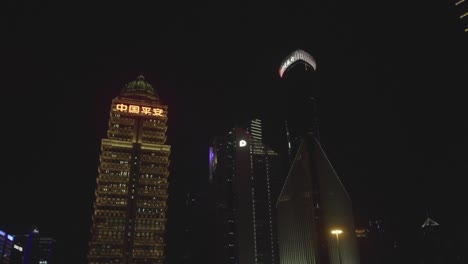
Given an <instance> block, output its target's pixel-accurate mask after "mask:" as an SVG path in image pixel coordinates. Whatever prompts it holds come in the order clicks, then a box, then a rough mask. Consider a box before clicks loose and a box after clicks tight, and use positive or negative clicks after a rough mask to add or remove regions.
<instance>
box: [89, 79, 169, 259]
mask: <svg viewBox="0 0 468 264" xmlns="http://www.w3.org/2000/svg"><path fill="white" fill-rule="evenodd" d="M166 122H167V106H166V105H164V104H163V103H162V102H161V100H160V98H159V96H158V94H157V93H156V91H155V90H154V88H153V87H152V86H151V85H150V84H149V83H148V82H146V81H145V78H144V77H143V76H139V77H138V78H137V80H135V81H132V82H130V83H128V84H127V85H126V86H125V87H124V88H123V89H122V91H121V92H120V95H119V96H117V97H115V98H114V99H113V100H112V105H111V110H110V117H109V127H108V130H107V138H104V139H102V141H101V154H100V164H99V167H98V177H97V185H96V192H95V198H96V199H95V202H94V213H93V215H92V227H91V239H90V241H89V250H88V263H89V264H101V263H163V260H164V245H165V243H164V233H165V225H166V210H167V204H166V202H167V197H168V176H169V154H170V146H169V145H167V144H166V130H167V125H166Z"/></svg>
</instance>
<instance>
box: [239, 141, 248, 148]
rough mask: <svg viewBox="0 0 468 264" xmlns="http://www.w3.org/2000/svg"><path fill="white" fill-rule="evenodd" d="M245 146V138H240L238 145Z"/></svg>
mask: <svg viewBox="0 0 468 264" xmlns="http://www.w3.org/2000/svg"><path fill="white" fill-rule="evenodd" d="M245 146H247V141H245V140H243V139H242V140H240V141H239V147H245Z"/></svg>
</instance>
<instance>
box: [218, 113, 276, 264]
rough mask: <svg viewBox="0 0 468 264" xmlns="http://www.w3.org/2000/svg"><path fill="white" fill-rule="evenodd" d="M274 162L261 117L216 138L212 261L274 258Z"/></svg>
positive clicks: (241, 263)
mask: <svg viewBox="0 0 468 264" xmlns="http://www.w3.org/2000/svg"><path fill="white" fill-rule="evenodd" d="M278 162H279V157H278V154H277V153H276V152H274V151H272V150H271V149H269V148H268V147H266V146H264V145H263V142H262V124H261V120H259V119H254V120H252V121H251V122H250V124H249V125H248V127H247V128H244V127H236V128H234V129H232V130H231V131H230V132H229V133H228V134H227V135H225V136H222V137H218V138H216V139H215V140H214V144H213V146H212V147H211V148H210V172H211V175H210V181H211V183H212V184H213V188H214V202H215V207H216V208H215V218H216V219H215V226H214V228H215V236H216V237H215V238H214V243H215V245H214V250H213V251H214V254H215V262H214V263H226V264H228V263H231V264H252V263H258V264H267V263H268V264H278V262H279V255H278V245H277V236H276V218H275V208H274V204H275V202H274V197H273V196H274V192H273V188H272V182H273V181H274V179H275V178H277V177H278V175H276V174H277V173H279V172H280V171H279V170H278V169H277V166H279V163H278Z"/></svg>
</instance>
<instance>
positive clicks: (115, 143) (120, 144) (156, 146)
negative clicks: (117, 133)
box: [101, 138, 171, 152]
mask: <svg viewBox="0 0 468 264" xmlns="http://www.w3.org/2000/svg"><path fill="white" fill-rule="evenodd" d="M101 144H102V145H106V146H112V147H122V148H133V143H132V142H130V141H121V140H115V139H107V138H103V139H102V141H101ZM141 149H146V150H159V151H168V152H169V151H171V146H169V145H161V144H150V143H143V144H141Z"/></svg>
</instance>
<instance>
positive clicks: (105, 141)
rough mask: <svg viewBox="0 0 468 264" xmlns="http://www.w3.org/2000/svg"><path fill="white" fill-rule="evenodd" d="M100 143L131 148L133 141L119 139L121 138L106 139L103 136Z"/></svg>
mask: <svg viewBox="0 0 468 264" xmlns="http://www.w3.org/2000/svg"><path fill="white" fill-rule="evenodd" d="M101 144H102V145H108V146H112V147H122V148H132V147H133V143H132V142H130V141H121V140H115V139H107V138H103V139H102V141H101Z"/></svg>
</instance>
